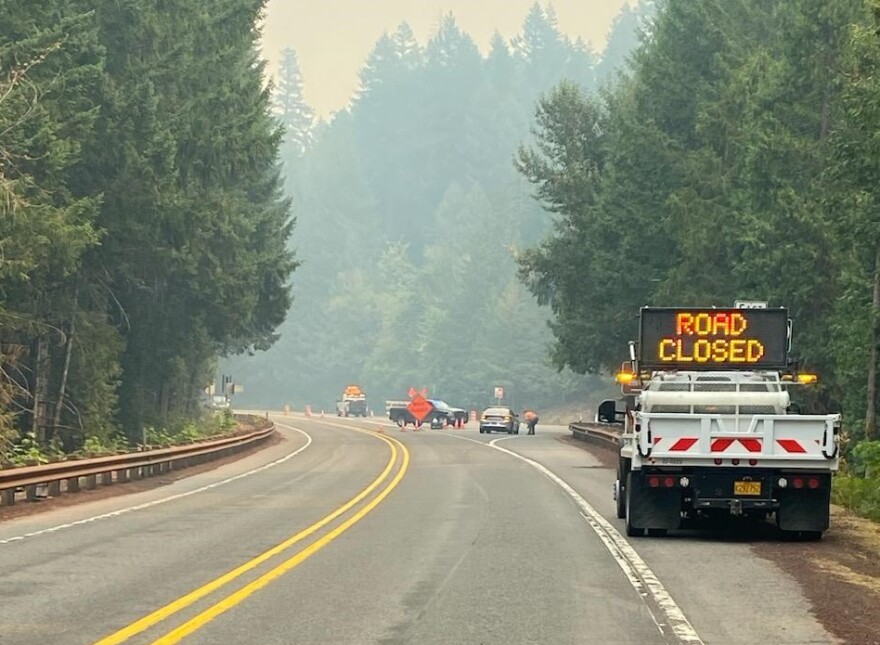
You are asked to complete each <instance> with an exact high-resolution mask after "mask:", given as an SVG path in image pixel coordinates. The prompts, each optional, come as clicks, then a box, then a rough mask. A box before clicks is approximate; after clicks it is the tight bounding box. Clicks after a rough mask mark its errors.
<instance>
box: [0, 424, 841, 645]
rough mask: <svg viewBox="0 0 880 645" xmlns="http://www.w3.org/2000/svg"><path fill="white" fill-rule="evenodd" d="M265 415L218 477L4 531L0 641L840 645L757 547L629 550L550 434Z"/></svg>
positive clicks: (696, 542) (602, 484)
mask: <svg viewBox="0 0 880 645" xmlns="http://www.w3.org/2000/svg"><path fill="white" fill-rule="evenodd" d="M276 422H277V423H278V427H279V430H280V432H281V433H282V435H283V437H284V441H282V442H280V443H278V444H275V445H273V446H270V447H268V448H266V449H265V450H262V451H260V452H258V453H256V454H252V455H250V456H248V457H246V458H244V459H242V460H239V461H237V462H234V463H232V464H227V465H225V466H222V467H220V468H218V469H216V470H213V471H209V472H204V473H201V474H199V475H195V476H193V477H189V478H185V479H182V480H179V481H176V482H173V483H169V484H168V485H165V486H159V487H157V488H155V489H153V490H150V491H147V492H140V493H136V494H132V495H125V496H119V497H112V498H107V499H103V500H100V501H95V502H88V503H84V504H79V505H76V506H71V507H66V508H60V509H58V510H54V511H51V512H47V513H42V514H38V515H32V516H28V517H23V518H20V519H16V520H10V521H6V522H3V523H0V572H2V573H0V576H2V578H0V600H2V602H0V643H3V644H4V645H12V644H18V643H28V644H31V643H33V644H37V643H39V644H43V643H53V644H55V643H59V644H66V643H72V644H74V643H102V644H109V643H153V642H156V643H176V642H186V643H211V644H214V643H224V644H226V643H229V644H233V643H242V644H276V643H277V644H291V643H304V644H311V643H418V644H422V643H438V644H439V643H444V644H447V643H487V644H488V643H505V644H506V643H639V644H651V643H700V642H703V643H719V644H732V643H748V644H753V643H796V644H798V645H801V644H805V643H833V642H835V641H834V639H833V638H832V637H831V636H830V635H829V634H828V633H827V632H826V631H825V630H824V629H823V627H822V626H821V625H820V624H819V623H818V622H817V621H816V619H815V618H814V617H813V616H812V615H811V614H810V613H809V605H808V603H807V601H806V600H805V599H804V597H803V595H802V593H801V591H800V589H799V587H798V585H797V584H796V583H795V582H794V581H793V580H792V579H791V578H790V576H788V575H787V574H786V573H785V572H784V571H782V570H780V569H779V568H778V567H776V566H775V565H774V564H772V563H771V562H769V561H767V560H764V559H761V558H758V557H756V556H755V555H754V554H753V553H752V550H751V547H750V545H751V544H752V543H753V542H754V541H755V540H760V539H765V538H763V537H761V536H760V535H757V536H756V535H751V536H746V537H729V536H725V535H718V534H708V535H701V534H679V535H675V536H671V537H668V538H640V539H629V540H628V539H627V538H625V537H622V534H623V526H622V522H621V521H620V520H618V519H616V517H615V513H614V506H613V501H612V500H611V495H610V491H611V483H612V480H613V472H612V471H611V470H609V469H608V468H605V467H603V466H602V464H601V462H600V461H598V460H597V459H596V458H595V457H593V456H592V455H591V454H589V453H588V452H586V451H584V450H582V449H580V448H578V447H575V446H571V445H568V444H566V443H564V442H562V441H560V438H561V437H564V436H566V435H567V433H566V432H565V431H564V429H562V428H558V429H553V428H547V427H546V426H544V427H542V426H539V428H538V434H537V435H536V436H527V435H524V434H520V435H517V436H512V437H507V436H506V435H497V434H493V435H480V434H478V432H477V430H476V427H474V426H475V424H473V423H471V424H469V426H470V427H469V428H468V429H465V430H443V431H430V430H426V431H421V432H413V431H412V429H411V428H410V429H409V432H405V433H403V432H400V431H399V430H398V429H397V428H395V427H392V426H390V425H386V424H382V423H381V421H378V420H341V419H337V418H326V419H315V418H313V419H306V418H303V417H302V416H287V417H277V418H276ZM380 425H382V426H384V427H383V431H382V432H381V433H380V432H377V430H378V429H379V428H380ZM790 546H791V548H792V549H797V548H799V545H798V544H797V543H792V544H791V545H790Z"/></svg>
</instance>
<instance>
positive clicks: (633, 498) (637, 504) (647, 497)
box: [627, 472, 681, 529]
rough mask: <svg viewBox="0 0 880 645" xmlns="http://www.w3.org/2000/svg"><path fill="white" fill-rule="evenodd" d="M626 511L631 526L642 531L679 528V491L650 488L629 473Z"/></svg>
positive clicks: (639, 477)
mask: <svg viewBox="0 0 880 645" xmlns="http://www.w3.org/2000/svg"><path fill="white" fill-rule="evenodd" d="M629 481H630V486H631V487H632V488H631V490H630V491H629V495H628V499H627V501H628V503H629V508H628V509H627V511H628V513H629V517H630V522H631V524H632V525H633V526H637V527H639V528H644V529H677V528H679V526H681V491H680V490H678V489H675V488H671V489H668V488H651V487H650V486H648V484H647V482H646V481H645V479H644V478H643V477H641V476H638V475H637V474H636V473H635V472H631V473H630V477H629Z"/></svg>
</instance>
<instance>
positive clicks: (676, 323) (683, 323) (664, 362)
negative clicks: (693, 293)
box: [639, 308, 788, 369]
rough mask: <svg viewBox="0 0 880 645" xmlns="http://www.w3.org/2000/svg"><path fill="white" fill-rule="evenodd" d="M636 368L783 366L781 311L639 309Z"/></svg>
mask: <svg viewBox="0 0 880 645" xmlns="http://www.w3.org/2000/svg"><path fill="white" fill-rule="evenodd" d="M640 336H641V338H640V343H639V347H640V350H641V364H642V365H643V366H644V367H648V368H666V369H756V368H757V369H779V368H784V367H785V366H786V358H787V351H786V350H787V347H788V313H787V312H786V310H785V309H666V308H645V309H642V316H641V330H640Z"/></svg>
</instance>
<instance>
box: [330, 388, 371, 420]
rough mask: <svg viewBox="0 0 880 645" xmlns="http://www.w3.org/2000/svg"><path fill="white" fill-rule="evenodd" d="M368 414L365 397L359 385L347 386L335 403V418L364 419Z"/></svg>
mask: <svg viewBox="0 0 880 645" xmlns="http://www.w3.org/2000/svg"><path fill="white" fill-rule="evenodd" d="M368 413H369V408H368V407H367V395H366V393H365V392H364V391H363V390H362V389H361V388H360V386H359V385H347V386H346V387H345V390H344V391H343V392H342V398H341V399H340V400H339V401H337V402H336V416H339V417H365V416H367V414H368Z"/></svg>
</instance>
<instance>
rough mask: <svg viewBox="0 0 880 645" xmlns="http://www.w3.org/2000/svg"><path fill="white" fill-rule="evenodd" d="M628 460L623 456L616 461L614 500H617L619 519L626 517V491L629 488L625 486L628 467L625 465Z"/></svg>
mask: <svg viewBox="0 0 880 645" xmlns="http://www.w3.org/2000/svg"><path fill="white" fill-rule="evenodd" d="M627 465H628V461H627V460H625V459H624V458H623V457H621V458H620V459H618V463H617V481H616V482H615V484H614V485H615V487H616V491H615V493H616V494H615V496H614V497H615V501H616V502H617V517H618V518H619V519H621V520H622V519H625V518H626V491H627V490H629V487H627V486H626V476H627V474H629V468H628V467H627Z"/></svg>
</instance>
